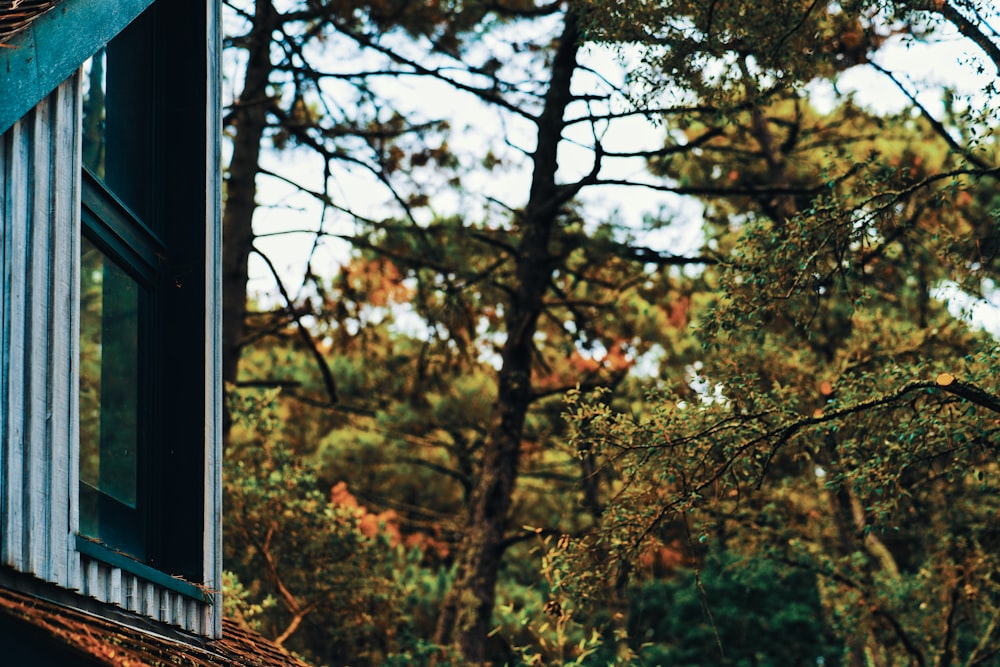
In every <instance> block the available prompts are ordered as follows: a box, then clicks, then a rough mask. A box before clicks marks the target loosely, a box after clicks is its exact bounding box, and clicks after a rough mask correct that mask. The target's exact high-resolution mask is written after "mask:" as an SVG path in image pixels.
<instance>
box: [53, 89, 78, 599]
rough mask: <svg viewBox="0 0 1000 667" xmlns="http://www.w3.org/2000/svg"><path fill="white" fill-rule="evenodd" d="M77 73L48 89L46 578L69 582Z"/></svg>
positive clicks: (74, 335) (73, 393) (74, 375)
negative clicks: (49, 301) (49, 262)
mask: <svg viewBox="0 0 1000 667" xmlns="http://www.w3.org/2000/svg"><path fill="white" fill-rule="evenodd" d="M78 81H79V73H77V74H76V75H74V76H73V77H71V78H70V79H69V80H68V81H66V82H64V83H63V84H62V85H60V86H59V88H57V89H56V91H55V93H54V94H53V97H54V100H53V118H52V121H53V136H52V141H51V146H52V151H51V160H52V165H53V168H52V179H51V184H50V187H51V189H52V195H51V197H52V204H51V205H52V212H51V216H52V218H51V219H52V230H51V258H52V267H53V270H52V308H51V310H50V321H49V331H50V340H49V351H50V352H49V356H50V364H49V368H50V373H49V377H48V384H49V395H50V408H49V409H50V411H51V415H52V417H51V422H50V436H51V438H50V442H51V444H50V447H51V450H50V459H49V476H48V479H47V480H46V485H47V487H48V490H49V492H48V496H49V497H48V506H49V508H50V509H49V514H50V518H49V530H48V538H49V540H48V542H49V546H48V554H49V556H48V563H49V564H48V569H49V571H48V572H47V576H46V578H47V579H48V580H49V581H53V582H55V583H57V584H60V585H63V586H67V587H68V586H69V584H70V582H69V577H68V573H69V562H70V561H69V552H70V551H71V549H70V536H71V533H72V527H71V525H70V516H69V510H70V496H71V495H75V493H72V494H71V492H70V487H69V484H68V482H69V478H70V459H71V451H72V450H73V449H74V448H75V447H74V444H75V441H74V440H73V439H72V438H73V434H74V431H75V422H76V417H75V415H74V414H73V410H72V409H71V408H72V403H73V398H74V397H75V396H76V394H77V389H76V388H77V387H78V386H79V382H78V380H77V378H76V374H75V372H74V371H75V368H76V364H75V363H74V358H75V354H74V350H75V348H76V346H77V341H76V338H77V335H76V327H75V326H74V322H75V319H74V308H73V303H74V301H75V300H76V291H77V287H76V283H77V280H76V275H77V274H76V271H75V268H76V266H77V265H78V264H79V259H78V255H79V252H78V249H77V242H76V235H77V230H76V225H75V221H76V217H77V216H76V213H75V211H76V204H75V202H76V199H75V196H76V187H75V184H76V182H77V181H78V180H79V175H78V174H79V170H78V169H76V168H75V165H76V164H77V162H76V159H75V158H76V145H77V142H76V136H77V132H76V128H77V122H76V120H77V118H78V117H79V116H78V113H77V90H78Z"/></svg>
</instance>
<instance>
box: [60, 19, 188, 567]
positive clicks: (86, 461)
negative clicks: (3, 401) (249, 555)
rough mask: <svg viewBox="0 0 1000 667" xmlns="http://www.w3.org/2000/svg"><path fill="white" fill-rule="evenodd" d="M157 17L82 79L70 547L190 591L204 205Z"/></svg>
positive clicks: (117, 42) (91, 63)
mask: <svg viewBox="0 0 1000 667" xmlns="http://www.w3.org/2000/svg"><path fill="white" fill-rule="evenodd" d="M158 11H160V12H161V13H163V10H158V8H157V5H154V6H153V8H152V9H150V10H147V11H146V12H145V13H144V14H142V15H141V16H140V17H139V18H138V19H136V21H134V22H133V23H132V24H131V25H130V26H129V27H128V28H127V29H126V30H125V31H123V32H122V33H120V34H119V35H118V36H117V37H116V38H114V39H113V40H112V41H111V42H110V43H109V44H108V45H107V47H106V48H104V49H102V50H101V51H99V52H98V53H97V54H96V55H95V56H93V57H92V58H91V59H90V60H88V61H87V63H85V65H84V68H83V72H82V99H83V114H82V120H81V125H82V127H81V132H82V157H83V179H82V181H83V185H82V195H81V200H82V206H81V240H80V258H79V259H80V359H79V368H80V386H79V390H80V394H79V397H80V398H79V405H80V429H79V430H80V469H79V480H80V482H79V508H80V536H81V540H79V541H78V545H79V548H81V549H82V550H84V551H86V552H87V553H88V554H90V555H92V556H94V555H95V553H96V557H102V556H103V557H104V558H105V560H109V561H110V560H112V559H113V560H114V561H115V563H116V564H118V565H120V566H122V567H126V569H127V568H128V567H129V566H128V562H127V561H125V562H124V564H122V563H123V561H122V559H121V555H122V554H125V555H127V556H129V557H131V559H133V560H134V561H135V562H136V563H138V564H140V565H137V566H136V567H137V568H138V569H139V570H141V572H142V573H144V574H148V570H147V569H143V567H142V566H152V567H154V568H156V569H158V570H159V571H162V572H166V573H169V574H178V575H182V576H184V577H187V578H191V579H193V580H195V581H200V580H201V578H202V573H203V563H202V561H201V554H202V549H203V546H204V544H203V532H204V531H203V525H204V511H203V509H204V502H205V497H204V490H205V450H204V447H205V442H206V433H205V428H204V424H205V421H204V415H205V401H204V399H205V395H204V393H202V392H201V390H203V388H204V387H205V376H204V371H205V345H204V341H205V331H206V329H205V321H204V318H205V303H206V301H205V298H206V296H205V291H204V277H203V276H204V267H205V264H204V262H205V256H204V250H205V241H204V239H205V236H204V233H205V227H204V224H205V222H204V221H205V211H204V201H205V200H204V199H202V200H201V202H202V209H201V210H200V211H197V213H196V214H194V215H192V213H191V212H187V213H185V212H184V210H183V209H184V206H185V204H184V203H183V197H184V195H185V190H186V189H187V187H188V186H187V185H186V184H185V183H184V179H183V177H184V175H185V173H186V171H185V168H184V164H183V163H184V160H186V159H190V158H191V156H195V157H196V158H197V157H199V156H200V157H201V159H202V161H203V160H204V157H203V156H204V152H201V153H199V152H197V151H204V143H202V144H201V145H200V146H199V145H198V142H197V141H196V140H195V141H193V142H192V143H193V144H194V145H192V146H188V145H185V142H184V140H183V139H179V137H181V136H183V135H184V133H187V132H190V131H191V128H190V127H188V126H185V125H184V122H183V121H179V120H178V119H176V118H174V117H171V116H168V115H167V114H161V113H159V109H161V108H165V104H166V102H167V101H169V102H170V103H171V106H173V107H176V104H175V103H174V101H173V98H171V97H170V95H169V87H168V86H169V83H167V84H165V83H164V80H165V79H166V80H167V81H169V76H170V75H168V74H167V73H168V72H170V71H171V69H172V68H170V67H169V64H167V63H164V62H161V61H162V60H163V59H158V58H157V57H156V56H155V54H156V53H157V52H158V49H157V44H158V41H159V39H160V38H161V37H163V34H164V30H165V28H164V27H163V26H162V25H161V23H158V22H157V20H156V15H157V12H158ZM196 117H197V116H196ZM202 165H203V162H202ZM202 165H199V167H201V166H202ZM201 187H202V190H201V193H204V189H203V188H204V186H201ZM170 195H173V196H170ZM197 196H198V191H197V189H195V191H194V197H192V199H193V200H194V201H196V202H197V201H198V200H197V199H196V197H197ZM202 196H203V195H202ZM176 198H180V199H181V201H180V202H178V201H177V199H176ZM199 398H200V399H201V403H199V402H198V399H199Z"/></svg>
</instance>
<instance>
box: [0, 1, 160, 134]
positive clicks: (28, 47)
mask: <svg viewBox="0 0 1000 667" xmlns="http://www.w3.org/2000/svg"><path fill="white" fill-rule="evenodd" d="M151 4H153V0H116V1H115V2H107V0H62V2H60V3H59V4H57V5H56V6H55V7H54V8H52V9H51V10H49V11H47V12H46V13H44V14H41V15H40V16H38V17H37V18H36V19H35V20H33V21H32V22H31V23H30V24H29V25H28V26H27V27H26V28H24V29H23V30H22V31H21V32H19V33H18V34H16V35H14V36H13V37H12V38H11V39H10V41H9V42H7V43H6V44H4V45H3V48H0V90H2V91H3V95H2V96H0V134H2V133H4V132H6V131H7V130H8V129H9V128H10V127H11V126H12V125H13V124H14V123H15V122H17V120H18V119H19V118H21V117H22V116H23V115H24V114H26V113H27V112H28V111H29V110H30V109H31V108H32V107H34V106H35V105H36V104H38V102H39V101H41V100H42V99H44V98H45V96H46V95H48V94H49V93H50V92H52V91H53V90H54V89H55V88H56V86H58V85H59V84H60V83H62V82H63V81H65V80H66V78H67V77H69V76H70V75H71V74H72V73H73V72H74V71H75V70H76V69H77V68H78V67H80V65H81V64H83V62H84V61H85V60H86V59H87V58H89V57H90V56H92V55H94V54H95V53H96V52H97V51H98V50H99V49H100V48H101V47H103V46H104V45H105V44H107V43H108V42H109V41H110V40H111V38H112V37H114V36H115V35H117V34H118V33H119V32H121V31H122V30H123V29H124V28H125V26H127V25H128V24H129V23H131V22H132V21H133V20H134V19H135V17H137V16H138V15H139V14H141V13H142V11H143V10H144V9H146V8H147V7H149V6H150V5H151Z"/></svg>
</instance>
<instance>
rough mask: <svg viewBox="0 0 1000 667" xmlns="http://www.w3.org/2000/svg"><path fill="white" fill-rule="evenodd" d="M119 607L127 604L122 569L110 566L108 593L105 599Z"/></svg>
mask: <svg viewBox="0 0 1000 667" xmlns="http://www.w3.org/2000/svg"><path fill="white" fill-rule="evenodd" d="M104 601H105V602H110V603H111V604H113V605H118V606H119V607H124V606H125V592H124V589H123V588H122V571H121V570H120V569H118V568H117V567H109V568H108V595H107V597H106V598H105V599H104Z"/></svg>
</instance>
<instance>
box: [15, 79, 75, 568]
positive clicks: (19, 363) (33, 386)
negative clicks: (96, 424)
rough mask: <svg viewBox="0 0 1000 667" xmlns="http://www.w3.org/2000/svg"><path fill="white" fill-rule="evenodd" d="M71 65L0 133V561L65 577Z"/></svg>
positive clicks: (71, 463)
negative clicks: (54, 85) (0, 251)
mask: <svg viewBox="0 0 1000 667" xmlns="http://www.w3.org/2000/svg"><path fill="white" fill-rule="evenodd" d="M78 90H79V86H78V80H77V77H76V76H73V77H71V78H70V79H69V80H68V81H66V82H65V83H63V84H62V85H60V86H59V87H58V88H57V89H56V90H55V91H54V92H53V93H52V94H51V95H49V96H48V97H47V98H45V99H44V100H42V102H41V103H40V104H38V105H37V106H36V107H35V108H34V109H32V111H31V112H30V113H28V115H26V116H25V117H24V118H22V119H21V120H20V121H18V122H17V123H16V124H15V125H14V126H13V127H12V128H11V129H10V130H9V131H8V132H6V133H5V134H4V135H3V136H2V137H0V224H2V237H3V261H2V276H3V280H2V282H3V294H4V296H3V324H2V331H3V335H2V341H3V345H2V349H3V351H2V353H0V354H2V357H3V366H4V369H3V380H2V384H0V400H2V402H3V410H2V411H0V412H2V416H0V433H2V438H3V439H2V443H3V447H0V470H2V474H0V476H2V478H3V486H2V489H3V492H2V494H0V562H2V563H3V564H5V565H9V566H11V567H13V568H15V569H17V570H19V571H21V572H27V573H30V574H34V575H35V576H37V577H39V578H40V579H44V580H46V581H52V582H55V583H58V584H60V585H64V586H66V585H69V584H70V583H71V582H72V581H73V580H74V579H75V578H76V577H77V576H78V575H77V574H76V570H78V569H79V568H78V565H77V564H76V563H75V562H74V559H73V558H72V556H71V554H72V553H73V551H74V549H73V546H72V541H71V537H72V530H73V526H74V524H75V523H76V522H77V520H76V516H75V513H76V511H77V509H76V484H77V476H76V449H77V445H76V442H77V440H78V439H79V436H78V429H77V424H78V419H77V400H76V394H77V392H76V386H77V382H78V380H77V378H78V375H77V363H76V358H77V347H78V346H77V329H76V321H77V314H76V309H77V305H76V304H77V301H78V295H77V290H78V283H79V280H78V278H77V273H76V271H77V270H78V269H77V259H76V258H77V256H78V254H79V248H78V243H79V241H78V239H79V232H78V229H79V204H78V202H79V187H80V179H79V169H74V168H73V165H76V164H78V163H79V162H78V157H77V156H78V154H79V145H78V139H77V136H78V133H77V131H76V127H77V117H78V113H77V108H78V106H79V103H78V98H77V95H78Z"/></svg>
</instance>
